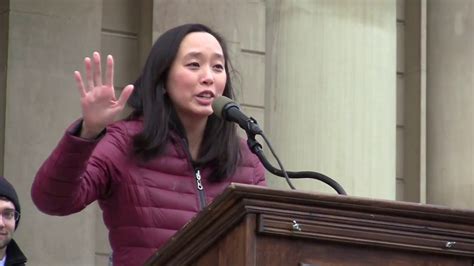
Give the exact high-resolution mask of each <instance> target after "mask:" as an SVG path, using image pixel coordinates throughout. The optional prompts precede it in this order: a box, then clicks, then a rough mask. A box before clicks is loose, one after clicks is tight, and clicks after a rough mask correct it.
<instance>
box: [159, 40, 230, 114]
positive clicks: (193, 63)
mask: <svg viewBox="0 0 474 266" xmlns="http://www.w3.org/2000/svg"><path fill="white" fill-rule="evenodd" d="M224 68H225V58H224V53H223V51H222V47H221V46H220V44H219V42H218V41H217V39H216V38H215V37H214V36H212V35H211V34H209V33H207V32H193V33H190V34H188V35H187V36H186V37H185V38H184V39H183V41H182V42H181V45H180V47H179V50H178V53H177V55H176V58H175V60H174V62H173V64H172V65H171V68H170V72H169V75H168V81H167V84H166V85H167V86H166V91H167V93H168V95H169V97H170V99H171V101H172V102H173V105H174V108H175V109H176V112H177V113H178V116H179V118H180V119H181V120H188V121H193V120H192V119H200V118H201V119H202V118H207V117H208V116H209V115H211V114H212V113H213V110H212V102H213V101H214V99H215V98H217V97H218V96H221V95H222V93H223V92H224V88H225V85H226V79H227V74H226V72H225V69H224ZM189 119H191V120H189Z"/></svg>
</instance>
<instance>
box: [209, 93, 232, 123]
mask: <svg viewBox="0 0 474 266" xmlns="http://www.w3.org/2000/svg"><path fill="white" fill-rule="evenodd" d="M232 102H233V101H232V100H231V99H229V98H227V97H225V96H219V97H218V98H216V99H214V101H213V102H212V110H214V114H215V115H217V116H218V117H219V118H222V119H224V114H223V111H224V107H225V106H226V105H227V104H228V103H232Z"/></svg>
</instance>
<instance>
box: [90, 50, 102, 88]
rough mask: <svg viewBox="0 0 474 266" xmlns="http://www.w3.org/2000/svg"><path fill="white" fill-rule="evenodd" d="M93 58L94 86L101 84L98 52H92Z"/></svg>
mask: <svg viewBox="0 0 474 266" xmlns="http://www.w3.org/2000/svg"><path fill="white" fill-rule="evenodd" d="M92 57H93V59H94V83H95V85H96V86H98V87H99V86H102V66H101V64H100V54H99V53H98V52H94V54H93V55H92Z"/></svg>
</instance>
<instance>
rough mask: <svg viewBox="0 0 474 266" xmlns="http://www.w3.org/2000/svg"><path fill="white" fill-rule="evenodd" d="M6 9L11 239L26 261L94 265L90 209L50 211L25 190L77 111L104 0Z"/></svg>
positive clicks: (28, 0) (50, 0)
mask: <svg viewBox="0 0 474 266" xmlns="http://www.w3.org/2000/svg"><path fill="white" fill-rule="evenodd" d="M9 12H10V13H9V18H10V20H9V37H8V38H9V39H8V47H9V48H8V62H7V69H8V71H7V82H6V94H5V95H6V101H5V102H6V107H5V155H4V174H5V176H6V177H8V178H9V179H10V180H11V181H12V183H13V184H14V185H15V187H16V188H17V191H18V194H19V197H20V200H21V204H22V218H21V224H20V227H19V228H18V230H17V232H16V234H15V239H17V241H18V242H19V243H20V246H21V247H22V248H23V249H24V251H25V253H26V254H27V256H28V258H29V262H30V263H31V265H58V266H59V265H78V266H82V265H94V248H95V245H94V243H95V239H94V230H95V229H94V228H95V227H94V224H95V216H94V212H93V208H88V209H87V210H85V211H83V212H81V213H79V214H74V215H70V216H68V217H64V218H62V217H52V216H47V215H45V214H43V213H40V212H39V211H38V210H37V209H36V207H35V206H34V205H33V203H32V201H31V196H30V189H31V184H32V181H33V177H34V175H35V173H36V171H37V170H38V168H39V166H40V165H41V163H42V162H43V161H44V160H45V159H46V157H47V156H48V155H49V154H50V152H51V151H52V149H53V147H55V146H56V144H57V142H58V141H59V139H60V137H61V136H62V134H63V132H64V130H65V129H66V127H67V126H68V125H69V124H70V123H71V122H72V121H74V120H75V119H77V118H79V117H80V115H81V114H80V102H79V93H78V91H77V88H76V85H75V81H74V76H73V71H74V70H81V71H82V70H83V63H82V62H83V59H84V56H86V55H89V54H92V52H93V51H94V50H95V49H100V28H101V14H102V1H95V0H86V1H57V0H45V1H36V0H22V1H10V9H9ZM59 239H60V240H64V239H67V240H66V243H67V245H64V243H65V242H64V241H58V240H59Z"/></svg>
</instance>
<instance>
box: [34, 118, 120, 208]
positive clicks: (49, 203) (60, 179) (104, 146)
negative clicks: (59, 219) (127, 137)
mask: <svg viewBox="0 0 474 266" xmlns="http://www.w3.org/2000/svg"><path fill="white" fill-rule="evenodd" d="M80 122H81V121H77V122H76V123H74V124H73V125H72V126H71V127H70V128H69V129H68V130H67V131H66V133H65V134H64V136H63V137H62V139H61V140H60V142H59V144H58V145H57V146H56V148H55V149H54V150H53V152H52V154H51V155H50V156H49V157H48V158H47V159H46V161H45V162H44V163H43V165H42V166H41V167H40V169H39V170H38V172H37V174H36V177H35V179H34V181H33V185H32V188H31V197H32V199H33V202H34V203H35V205H36V206H37V207H38V209H39V210H41V211H42V212H44V213H47V214H51V215H68V214H71V213H76V212H79V211H81V210H82V209H84V208H85V207H86V206H87V205H88V204H90V203H91V202H93V201H95V200H97V199H98V198H101V197H104V196H105V195H106V194H107V192H108V187H109V186H110V185H109V184H110V168H111V162H110V161H109V160H107V158H104V156H100V155H101V154H103V153H104V151H107V150H108V151H109V152H113V151H111V150H110V148H111V147H115V146H117V145H113V144H114V143H113V142H112V140H113V137H112V136H111V134H110V132H109V129H107V133H106V134H105V136H104V137H103V138H102V139H99V140H85V139H82V138H79V137H77V136H74V131H75V130H74V129H76V130H77V128H78V125H79V123H80Z"/></svg>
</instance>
